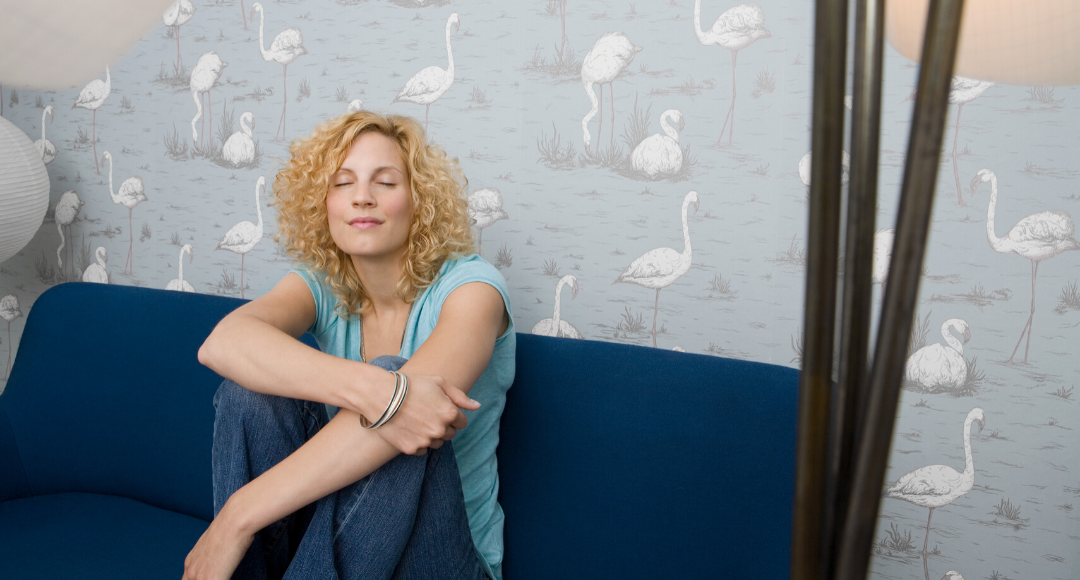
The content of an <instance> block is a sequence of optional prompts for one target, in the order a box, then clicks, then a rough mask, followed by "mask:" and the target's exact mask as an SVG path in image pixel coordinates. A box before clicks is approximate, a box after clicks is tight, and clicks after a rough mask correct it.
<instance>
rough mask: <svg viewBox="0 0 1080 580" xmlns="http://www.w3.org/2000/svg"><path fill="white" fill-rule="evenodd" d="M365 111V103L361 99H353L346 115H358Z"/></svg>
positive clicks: (346, 110)
mask: <svg viewBox="0 0 1080 580" xmlns="http://www.w3.org/2000/svg"><path fill="white" fill-rule="evenodd" d="M363 110H364V101H361V100H360V99H353V100H352V101H351V102H350V103H349V106H348V107H347V108H346V109H345V112H346V113H356V112H359V111H363Z"/></svg>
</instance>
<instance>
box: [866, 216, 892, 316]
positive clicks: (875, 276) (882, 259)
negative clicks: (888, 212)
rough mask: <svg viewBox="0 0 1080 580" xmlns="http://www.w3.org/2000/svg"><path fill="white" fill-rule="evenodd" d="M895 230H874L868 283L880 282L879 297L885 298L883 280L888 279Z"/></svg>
mask: <svg viewBox="0 0 1080 580" xmlns="http://www.w3.org/2000/svg"><path fill="white" fill-rule="evenodd" d="M895 237H896V230H894V229H892V228H889V229H887V230H878V231H876V232H874V259H873V262H872V265H871V267H870V283H871V284H881V299H882V300H884V299H885V282H886V281H887V280H888V279H889V263H890V262H891V261H892V248H893V239H894V238H895Z"/></svg>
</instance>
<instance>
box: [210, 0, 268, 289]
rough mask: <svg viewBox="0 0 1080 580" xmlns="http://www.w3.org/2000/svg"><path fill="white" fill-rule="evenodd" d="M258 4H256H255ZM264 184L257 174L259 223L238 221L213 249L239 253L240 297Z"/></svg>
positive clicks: (259, 230) (259, 231)
mask: <svg viewBox="0 0 1080 580" xmlns="http://www.w3.org/2000/svg"><path fill="white" fill-rule="evenodd" d="M256 6H258V4H256ZM265 185H266V178H265V177H263V176H261V175H260V176H259V181H258V182H257V183H256V184H255V211H256V212H258V214H259V223H258V224H253V223H251V222H248V221H244V222H240V223H238V224H236V225H235V226H233V227H231V228H229V231H227V232H225V236H224V237H223V238H221V241H220V242H218V245H217V247H216V248H214V249H215V250H228V251H230V252H232V253H234V254H240V297H241V298H243V297H244V256H245V255H246V254H247V253H248V252H250V251H251V250H252V249H253V248H254V247H255V244H258V243H259V240H261V239H262V237H263V217H262V205H261V203H260V201H259V194H260V193H261V191H260V190H261V189H262V188H263V187H264V186H265Z"/></svg>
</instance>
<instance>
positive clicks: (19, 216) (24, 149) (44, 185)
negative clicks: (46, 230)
mask: <svg viewBox="0 0 1080 580" xmlns="http://www.w3.org/2000/svg"><path fill="white" fill-rule="evenodd" d="M48 209H49V174H48V173H47V172H46V171H45V163H44V162H43V161H42V160H41V153H39V152H38V150H37V148H36V147H34V143H33V141H31V140H30V138H29V137H27V136H26V133H23V132H22V131H21V130H20V129H19V128H18V127H16V126H15V125H13V124H12V123H11V121H8V120H7V119H5V118H3V117H0V262H3V261H4V260H7V259H8V258H10V257H12V256H14V255H15V254H16V253H18V251H19V250H21V249H23V247H25V246H26V244H27V243H29V242H30V239H31V238H33V237H34V234H35V233H36V232H37V231H38V228H40V227H41V221H42V220H43V219H44V218H45V212H46V211H47V210H48Z"/></svg>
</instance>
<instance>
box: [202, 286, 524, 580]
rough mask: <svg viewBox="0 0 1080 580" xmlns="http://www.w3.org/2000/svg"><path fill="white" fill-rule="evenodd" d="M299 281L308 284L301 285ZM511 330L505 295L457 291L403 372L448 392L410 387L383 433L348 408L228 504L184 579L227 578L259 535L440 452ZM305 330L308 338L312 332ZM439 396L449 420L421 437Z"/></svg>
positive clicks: (481, 288) (487, 288)
mask: <svg viewBox="0 0 1080 580" xmlns="http://www.w3.org/2000/svg"><path fill="white" fill-rule="evenodd" d="M298 282H299V283H300V284H303V281H302V280H298ZM304 290H305V291H306V290H307V289H306V288H304ZM309 299H310V295H309ZM312 309H314V303H313V302H312ZM312 319H313V315H312ZM301 322H302V321H301ZM507 324H508V318H507V316H506V310H505V306H504V305H503V300H502V296H501V295H500V294H499V292H498V291H497V290H495V289H494V288H493V287H491V286H489V285H487V284H484V283H479V282H478V283H470V284H465V285H463V286H461V287H459V288H457V289H456V290H454V291H453V292H452V293H451V294H450V296H449V297H447V299H446V301H445V302H444V304H443V307H442V311H441V313H440V316H439V321H438V324H437V325H436V327H435V330H434V331H433V332H432V334H431V336H430V337H428V339H427V340H426V341H425V342H424V344H423V345H422V346H421V347H420V349H418V350H417V351H416V353H415V354H414V355H413V357H412V358H411V359H410V360H409V361H408V363H406V364H405V366H403V367H402V369H401V370H402V372H404V373H405V374H406V375H407V376H409V377H410V380H412V379H413V377H426V376H434V378H435V379H437V381H436V382H441V383H443V384H442V385H441V386H442V387H443V389H444V391H443V392H439V389H427V388H421V389H414V388H412V387H410V389H409V394H408V396H407V397H406V399H405V401H404V402H403V403H402V406H401V409H400V410H399V411H398V415H396V416H395V417H394V419H393V420H392V421H390V422H389V423H387V424H386V425H384V426H383V427H381V428H379V429H378V430H377V431H372V430H368V429H364V428H362V427H361V426H360V423H359V421H358V420H357V414H356V413H355V412H353V411H351V410H349V409H347V408H343V409H342V410H341V411H340V412H339V413H338V414H337V415H336V416H335V417H334V419H333V420H332V421H330V423H329V424H328V425H327V426H326V427H324V428H323V429H322V430H320V431H319V433H318V434H316V435H315V437H313V438H312V439H311V440H310V441H308V442H307V443H306V444H304V445H303V446H302V447H301V448H300V449H299V450H297V451H296V452H295V453H293V454H292V455H290V456H289V457H287V458H286V459H285V460H284V461H282V462H281V463H279V464H278V465H276V466H275V467H273V468H272V469H270V470H269V471H267V472H266V473H264V474H263V475H262V476H260V477H258V478H256V479H255V480H253V481H252V482H250V483H248V484H247V485H246V486H244V487H243V488H241V489H240V490H238V491H237V492H236V493H235V494H234V495H233V496H232V497H231V498H230V499H229V500H228V502H227V503H226V504H225V506H224V508H223V509H222V510H221V513H220V514H219V515H218V518H216V519H215V520H214V522H213V523H212V524H211V529H210V530H208V531H207V532H206V534H204V535H203V537H202V538H200V540H199V544H197V545H196V546H195V549H193V550H192V552H191V554H189V555H188V559H187V562H186V567H187V570H188V572H186V573H185V578H219V577H220V578H228V577H229V575H231V574H232V571H233V569H235V566H236V564H237V563H238V562H239V560H240V558H241V557H242V556H243V554H244V552H245V551H246V550H247V546H248V545H250V543H251V540H252V538H253V536H254V533H255V532H256V531H258V530H260V529H262V528H263V527H265V526H267V525H269V524H270V523H272V522H274V521H277V520H278V519H281V518H282V517H284V516H285V515H287V514H290V513H292V512H294V511H296V510H297V509H299V508H301V507H303V506H305V505H308V504H310V503H311V502H313V501H315V500H317V499H319V498H321V497H324V496H326V495H328V494H329V493H331V492H333V491H336V490H338V489H341V488H343V487H345V486H346V485H349V484H351V483H353V482H355V481H358V480H360V479H361V478H363V477H365V476H366V475H368V474H369V473H371V472H372V471H374V470H375V469H378V468H379V467H380V466H382V465H383V464H384V463H386V462H387V461H389V460H390V459H392V458H393V457H394V456H396V455H397V453H398V449H402V448H406V449H408V448H410V447H411V446H413V445H416V443H417V441H421V440H422V439H423V438H424V437H428V438H429V439H428V441H429V444H428V445H423V446H421V447H419V448H418V449H417V450H416V451H417V452H420V453H422V452H423V450H424V449H423V448H424V447H428V446H430V447H438V446H440V445H441V444H442V442H441V441H438V440H440V439H442V440H449V439H450V438H452V437H453V436H454V434H455V433H456V430H457V429H459V428H463V427H464V426H465V422H464V416H462V415H460V411H458V410H457V408H456V407H455V404H456V405H458V406H461V407H463V408H470V409H475V408H478V404H475V402H470V400H469V399H468V398H467V397H464V396H462V397H459V396H458V394H457V393H455V391H457V389H456V388H455V387H454V386H459V387H458V388H460V390H461V391H465V392H467V391H468V390H470V389H471V388H472V385H473V383H474V382H476V379H477V378H479V376H480V375H481V374H482V373H483V371H484V368H486V367H487V364H488V362H489V361H490V359H491V355H492V352H493V350H494V345H495V339H496V338H497V337H498V336H499V334H501V333H502V332H503V331H504V330H505V329H506V327H507ZM308 325H310V323H308ZM301 328H302V329H301V330H300V332H303V329H306V328H307V326H302V327H301ZM462 337H469V340H462V339H461V338H462ZM308 350H310V349H308ZM200 358H201V354H200ZM331 358H333V357H331ZM316 364H317V363H316ZM365 366H369V367H370V365H365ZM372 368H373V367H372ZM379 372H384V373H385V371H379ZM385 374H387V375H389V373H385ZM421 384H426V383H421ZM444 393H445V394H444ZM448 394H449V395H450V396H449V397H447V395H448ZM461 394H462V395H463V394H464V393H461ZM440 396H441V397H442V398H443V399H444V400H443V401H440V402H441V403H442V405H441V409H440V410H439V413H441V415H439V417H440V418H441V419H444V420H445V423H443V425H444V426H442V427H440V426H439V424H438V423H434V424H432V425H430V430H429V431H426V432H423V433H417V432H416V430H415V429H414V428H412V427H411V426H412V425H413V424H415V422H416V419H415V418H414V417H415V416H418V415H422V414H424V413H425V412H426V408H427V407H429V405H431V404H432V402H431V399H438V398H439V397H440ZM380 412H381V411H380ZM431 440H436V442H434V443H431ZM224 568H228V569H227V570H225V569H224Z"/></svg>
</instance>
